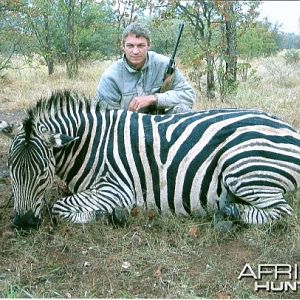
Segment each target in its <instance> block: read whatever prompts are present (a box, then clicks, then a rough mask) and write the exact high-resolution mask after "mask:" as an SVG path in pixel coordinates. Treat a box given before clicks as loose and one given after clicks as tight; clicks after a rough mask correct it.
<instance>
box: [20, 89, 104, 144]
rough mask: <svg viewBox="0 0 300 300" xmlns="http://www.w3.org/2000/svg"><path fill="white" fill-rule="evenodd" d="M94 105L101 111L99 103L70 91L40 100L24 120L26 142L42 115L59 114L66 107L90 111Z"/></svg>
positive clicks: (58, 92) (60, 92) (56, 92)
mask: <svg viewBox="0 0 300 300" xmlns="http://www.w3.org/2000/svg"><path fill="white" fill-rule="evenodd" d="M92 105H93V107H94V108H95V109H96V110H97V109H100V105H99V104H98V101H97V102H92V101H91V100H90V99H88V98H87V97H85V96H84V95H79V93H77V92H76V91H69V90H60V91H54V92H52V95H51V96H50V97H49V98H40V99H39V100H38V101H37V103H36V104H35V106H34V107H32V108H30V109H28V110H27V117H26V118H25V119H24V120H23V128H24V131H25V140H29V138H30V136H31V133H32V132H33V130H34V128H35V126H36V123H37V122H38V121H39V120H40V116H41V115H45V114H47V113H48V114H51V112H52V113H53V112H57V111H58V110H61V109H62V108H63V107H65V106H68V107H69V108H70V109H72V108H75V107H79V106H80V107H82V108H83V107H85V108H86V109H87V110H89V109H90V108H91V107H92Z"/></svg>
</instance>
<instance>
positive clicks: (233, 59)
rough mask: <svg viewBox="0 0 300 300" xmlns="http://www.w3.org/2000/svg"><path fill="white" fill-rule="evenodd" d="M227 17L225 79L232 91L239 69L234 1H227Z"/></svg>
mask: <svg viewBox="0 0 300 300" xmlns="http://www.w3.org/2000/svg"><path fill="white" fill-rule="evenodd" d="M226 4H227V6H226V10H227V13H226V17H225V31H226V32H225V34H226V59H225V60H226V72H225V80H226V86H227V88H228V89H229V90H228V91H229V92H230V91H231V90H232V89H234V88H235V82H236V69H237V34H236V20H235V17H234V3H233V2H230V1H229V2H227V3H226Z"/></svg>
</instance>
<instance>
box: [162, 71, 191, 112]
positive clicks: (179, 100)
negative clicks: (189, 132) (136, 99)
mask: <svg viewBox="0 0 300 300" xmlns="http://www.w3.org/2000/svg"><path fill="white" fill-rule="evenodd" d="M174 72H175V74H174V80H173V83H172V86H171V89H170V90H168V91H166V92H163V93H159V92H158V93H157V108H159V109H171V108H173V107H175V106H177V105H184V106H186V107H188V108H190V109H192V107H193V105H194V103H195V100H196V93H195V91H194V89H193V88H192V86H191V85H190V84H189V82H188V81H187V80H186V79H185V77H184V76H183V75H182V74H181V72H180V71H179V70H178V69H175V71H174Z"/></svg>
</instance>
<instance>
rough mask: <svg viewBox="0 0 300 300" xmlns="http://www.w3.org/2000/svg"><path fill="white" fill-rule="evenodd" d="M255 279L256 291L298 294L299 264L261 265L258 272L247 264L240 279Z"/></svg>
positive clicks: (299, 284) (257, 269) (299, 283)
mask: <svg viewBox="0 0 300 300" xmlns="http://www.w3.org/2000/svg"><path fill="white" fill-rule="evenodd" d="M243 278H252V279H254V290H255V291H256V292H257V291H260V290H264V291H267V292H288V291H293V292H296V291H297V290H298V288H299V286H300V281H298V278H299V267H298V265H297V264H294V265H290V264H259V265H257V268H256V271H255V270H254V269H253V268H252V267H251V265H250V264H245V266H244V268H243V269H242V271H241V273H240V275H239V277H238V279H239V280H242V279H243Z"/></svg>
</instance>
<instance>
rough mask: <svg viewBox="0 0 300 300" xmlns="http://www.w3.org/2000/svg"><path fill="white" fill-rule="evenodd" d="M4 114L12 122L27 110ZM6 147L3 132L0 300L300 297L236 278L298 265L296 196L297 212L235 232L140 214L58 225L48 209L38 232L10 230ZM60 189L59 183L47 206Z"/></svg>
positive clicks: (294, 199) (299, 245) (296, 199)
mask: <svg viewBox="0 0 300 300" xmlns="http://www.w3.org/2000/svg"><path fill="white" fill-rule="evenodd" d="M6 111H7V110H6ZM0 112H1V119H4V120H7V121H20V119H21V118H22V117H23V115H24V113H23V112H18V111H9V112H8V113H6V114H5V115H4V114H3V111H1V110H0ZM8 148H9V140H8V139H7V138H4V137H0V205H1V208H0V298H1V297H4V298H15V297H39V298H42V297H47V298H61V297H64V298H71V297H72V298H75V297H76V298H84V297H88V298H94V297H97V298H106V297H108V298H198V297H204V298H223V299H224V298H227V299H228V298H299V297H300V292H299V291H298V290H297V291H291V290H289V291H287V292H276V293H275V292H273V293H272V292H267V291H260V292H255V291H254V280H253V279H252V278H247V279H243V280H238V276H239V274H240V272H241V270H242V269H243V267H244V265H245V264H246V263H249V264H250V265H251V266H252V267H253V269H255V270H256V269H257V266H258V264H260V263H272V264H279V263H280V264H284V263H286V264H291V265H295V264H298V265H300V254H299V253H300V252H299V250H300V241H299V236H300V228H299V221H298V217H299V216H300V208H299V198H300V197H299V194H294V195H290V196H289V201H290V202H292V205H293V207H294V209H295V214H294V216H293V217H291V218H287V219H285V220H283V221H280V222H277V223H276V224H273V225H267V226H258V227H255V226H253V227H244V228H240V229H239V230H236V231H234V232H230V233H221V232H218V231H216V230H215V229H214V228H213V226H212V222H211V220H210V219H204V220H199V219H180V218H172V217H169V218H160V217H158V216H156V217H154V218H152V217H151V216H149V215H146V214H145V213H143V212H140V211H138V212H137V214H136V215H134V216H131V218H130V221H129V224H128V225H127V226H125V227H123V228H114V227H113V226H112V225H111V224H108V223H107V222H104V221H99V222H95V223H93V224H89V225H71V224H66V223H59V224H54V223H53V222H52V220H51V218H50V215H49V213H48V212H47V210H46V209H45V211H44V219H43V223H42V225H41V227H40V229H39V230H38V231H33V232H30V233H22V232H19V231H16V230H13V229H11V223H12V214H13V208H12V202H8V200H9V198H10V195H11V188H10V179H9V176H8V170H7V167H6V161H7V151H8ZM61 193H62V192H61V190H60V189H59V187H58V185H57V184H54V186H53V188H52V189H51V191H50V192H49V194H48V201H49V203H51V202H53V201H54V200H55V199H57V198H58V197H60V196H61ZM271 278H272V276H271V277H270V278H269V279H268V277H266V278H265V280H272V279H271ZM286 279H287V278H286V277H283V280H284V281H286Z"/></svg>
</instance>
